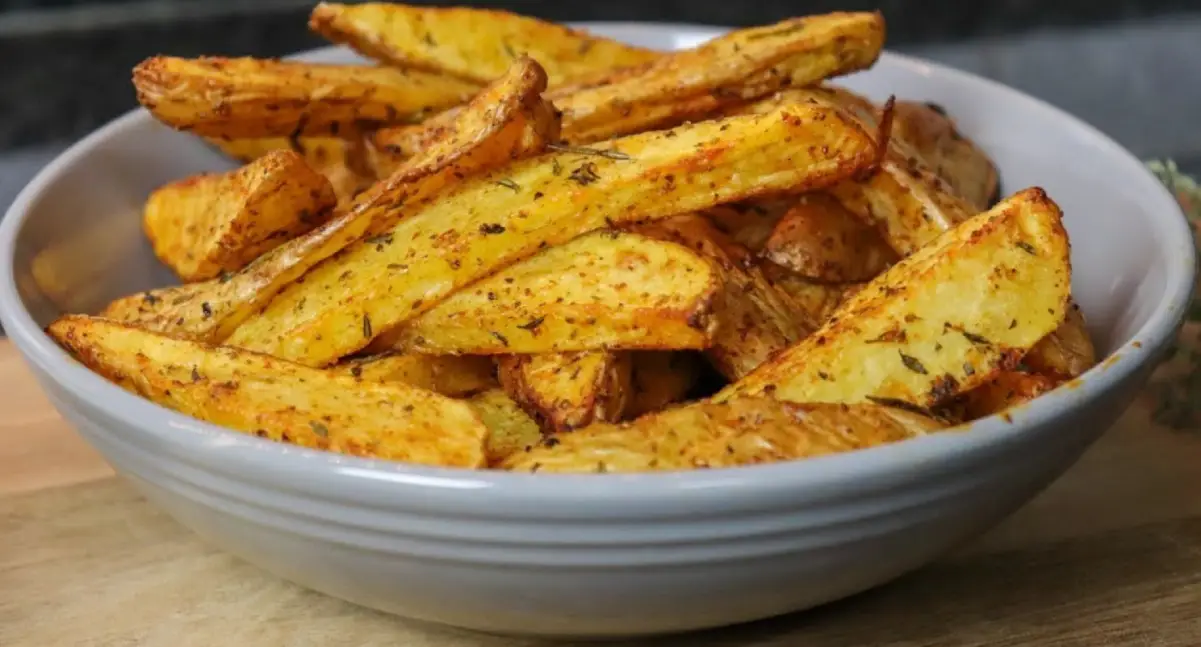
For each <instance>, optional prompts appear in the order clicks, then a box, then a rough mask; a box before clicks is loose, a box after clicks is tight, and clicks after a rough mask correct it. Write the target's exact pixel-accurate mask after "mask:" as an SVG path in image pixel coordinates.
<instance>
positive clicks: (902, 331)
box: [718, 189, 1071, 408]
mask: <svg viewBox="0 0 1201 647" xmlns="http://www.w3.org/2000/svg"><path fill="white" fill-rule="evenodd" d="M1068 247H1069V246H1068V241H1067V232H1065V231H1064V229H1063V224H1062V222H1061V213H1060V211H1059V207H1058V206H1056V205H1055V203H1054V202H1052V201H1051V199H1050V198H1048V197H1047V195H1046V194H1045V193H1044V192H1043V191H1042V190H1041V189H1027V190H1025V191H1022V192H1020V193H1018V194H1016V195H1014V196H1012V197H1010V198H1009V199H1007V200H1005V201H1003V202H1001V203H1000V204H999V205H997V207H995V208H993V209H992V210H990V211H988V212H986V213H984V214H981V215H979V216H976V217H974V218H972V219H970V220H968V221H967V222H965V223H963V224H962V225H960V226H958V227H956V228H955V229H953V230H952V231H950V232H948V233H947V234H946V235H945V236H942V237H940V238H938V239H937V240H935V241H934V242H932V243H930V244H929V245H927V246H926V247H924V248H922V249H920V250H918V251H917V252H914V253H913V254H911V255H910V256H908V257H907V258H905V259H904V260H902V261H901V262H899V263H897V264H896V265H894V266H893V267H892V268H890V269H889V270H888V271H886V272H884V273H883V274H881V275H880V276H879V277H877V278H876V279H875V280H873V281H872V282H871V283H869V284H868V285H867V286H865V287H864V288H862V289H861V290H859V291H858V292H856V293H855V295H854V296H852V297H851V298H850V299H848V300H847V301H846V303H844V304H843V305H842V306H841V307H840V308H839V309H838V311H837V312H836V313H835V314H834V316H833V317H832V318H831V319H830V320H829V321H828V322H827V323H826V325H825V326H823V327H822V328H821V330H818V331H817V332H816V333H814V334H813V335H812V336H810V337H808V338H806V339H804V340H803V341H801V342H800V343H799V344H796V345H795V346H793V347H791V348H789V349H788V350H787V351H786V352H784V353H780V354H779V355H776V356H775V357H773V358H772V359H771V361H769V362H766V363H765V364H764V365H762V366H760V367H759V368H758V369H757V370H755V372H753V373H751V374H750V375H748V376H747V377H745V378H744V379H742V380H740V381H739V382H736V383H735V384H732V385H730V386H729V387H727V388H726V389H725V390H723V391H722V393H721V394H719V395H718V398H719V399H729V398H732V397H735V396H739V395H754V394H765V393H774V394H775V397H777V398H781V399H784V400H789V401H792V402H843V403H855V402H863V401H865V400H873V401H877V402H892V403H899V404H904V405H908V406H916V407H922V408H926V407H931V406H934V405H936V404H938V403H939V402H943V401H945V400H947V399H948V398H950V397H953V396H955V395H958V394H959V393H962V392H964V391H967V390H970V389H973V388H975V387H977V386H980V385H982V384H984V383H986V382H988V381H989V380H990V379H992V377H993V376H994V375H995V374H996V373H997V372H998V371H1002V370H1008V369H1012V368H1013V367H1014V366H1016V364H1017V363H1018V361H1019V360H1020V359H1021V356H1022V355H1024V354H1025V353H1026V351H1027V350H1029V348H1030V347H1031V346H1033V345H1034V344H1036V343H1037V342H1038V341H1039V340H1040V339H1042V338H1043V337H1044V336H1045V335H1047V334H1048V333H1050V332H1051V331H1052V330H1054V329H1055V328H1056V327H1058V326H1059V324H1060V322H1061V321H1063V318H1064V316H1065V314H1066V309H1067V303H1068V294H1069V289H1070V283H1071V264H1070V260H1069V258H1068Z"/></svg>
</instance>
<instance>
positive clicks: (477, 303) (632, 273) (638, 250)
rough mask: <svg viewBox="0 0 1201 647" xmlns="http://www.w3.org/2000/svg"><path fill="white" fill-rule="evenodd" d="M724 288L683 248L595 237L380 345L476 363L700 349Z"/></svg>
mask: <svg viewBox="0 0 1201 647" xmlns="http://www.w3.org/2000/svg"><path fill="white" fill-rule="evenodd" d="M494 231H495V232H496V233H500V232H501V230H500V229H497V230H494ZM720 287H721V284H720V282H719V277H718V275H717V271H716V270H715V269H714V268H713V267H712V266H711V265H710V264H709V263H708V262H707V261H706V260H705V259H703V258H700V257H699V256H697V255H696V254H694V253H693V252H691V251H690V250H688V249H686V248H684V247H682V246H680V245H676V244H675V243H667V242H663V241H658V240H653V239H650V238H646V237H644V236H639V235H637V234H631V233H619V232H615V231H598V232H594V233H591V234H587V235H584V236H582V237H580V238H577V239H575V240H573V241H571V242H569V243H567V244H565V245H560V246H557V247H552V248H550V249H546V250H543V251H541V252H539V253H537V254H535V255H534V256H531V257H530V258H528V259H526V260H524V261H522V262H520V263H517V264H515V265H512V266H510V267H509V268H507V269H505V270H502V271H501V272H499V273H497V274H495V275H493V276H490V277H488V278H486V279H484V280H482V281H479V282H477V283H474V284H472V285H471V286H470V287H467V288H465V289H463V290H460V291H458V292H456V293H454V294H452V295H451V296H450V297H449V298H448V299H446V300H445V301H443V302H442V303H439V304H438V305H437V306H435V307H434V308H433V309H431V310H429V311H427V312H425V313H424V314H422V315H421V316H419V317H417V318H416V319H414V320H413V321H412V322H410V323H408V324H404V325H402V326H400V327H399V328H397V329H396V330H395V331H394V332H392V333H387V334H385V335H383V336H382V337H381V340H386V342H387V343H388V344H389V345H391V346H395V347H396V348H397V349H403V350H405V351H409V352H422V353H450V354H460V353H470V354H476V355H507V354H514V353H517V354H523V353H562V352H573V351H585V350H603V349H653V348H704V347H706V346H708V345H709V342H710V340H711V339H712V337H713V333H714V330H715V328H716V327H717V320H716V319H715V318H714V317H713V300H714V298H715V297H716V296H717V294H718V292H719V290H720Z"/></svg>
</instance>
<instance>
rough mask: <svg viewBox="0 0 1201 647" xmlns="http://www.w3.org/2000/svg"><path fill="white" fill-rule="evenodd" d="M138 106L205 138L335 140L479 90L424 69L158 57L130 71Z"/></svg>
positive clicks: (412, 118)
mask: <svg viewBox="0 0 1201 647" xmlns="http://www.w3.org/2000/svg"><path fill="white" fill-rule="evenodd" d="M133 84H134V87H135V88H136V89H137V95H138V102H139V103H141V104H142V106H144V107H145V108H146V109H147V110H149V111H150V112H151V113H152V114H153V115H154V116H155V117H157V118H158V119H159V120H160V121H162V122H163V123H165V124H167V125H169V126H171V127H173V128H177V129H179V130H186V131H189V132H194V133H196V134H197V135H206V136H210V137H226V138H238V137H296V136H299V135H322V136H330V137H336V136H338V135H339V134H343V135H345V134H347V133H349V132H355V131H358V130H361V129H363V128H364V127H376V126H380V125H388V124H401V123H416V122H419V121H421V120H422V119H424V118H425V117H427V116H429V115H430V114H433V113H435V112H437V111H439V110H441V109H444V108H449V107H451V106H454V105H458V104H460V103H462V102H464V101H466V100H467V99H469V98H470V97H471V96H472V95H473V94H475V93H476V92H478V91H479V85H478V84H475V83H470V82H467V81H462V80H459V79H454V78H450V77H446V76H440V75H437V74H430V73H428V72H420V71H417V70H398V69H395V68H389V67H371V66H365V65H324V64H319V63H303V62H299V61H279V60H265V59H255V58H222V57H202V58H193V59H187V58H177V57H174V56H155V57H153V58H149V59H146V60H145V61H142V62H141V63H139V64H138V65H137V67H135V68H134V70H133Z"/></svg>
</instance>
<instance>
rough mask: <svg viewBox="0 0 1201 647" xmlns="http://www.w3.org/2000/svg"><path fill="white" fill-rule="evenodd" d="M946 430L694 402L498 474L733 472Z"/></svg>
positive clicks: (557, 442) (738, 403) (799, 409)
mask: <svg viewBox="0 0 1201 647" xmlns="http://www.w3.org/2000/svg"><path fill="white" fill-rule="evenodd" d="M944 427H945V424H944V423H942V422H941V421H939V420H937V419H935V418H932V417H928V416H924V415H921V414H917V413H913V412H910V411H904V410H901V409H896V408H892V407H884V406H878V405H872V404H856V405H845V404H794V403H790V402H780V401H778V400H775V399H772V398H766V397H751V398H734V399H731V400H729V401H726V402H706V401H701V402H695V403H692V404H688V405H684V406H681V407H676V408H673V409H668V410H666V411H661V412H659V413H653V414H650V415H646V416H643V417H641V418H638V419H637V420H634V421H632V422H628V423H625V424H619V425H614V424H595V425H591V426H589V427H585V428H583V429H577V430H576V431H574V432H572V433H570V434H556V435H554V436H551V437H549V438H548V439H547V440H546V441H544V442H543V443H542V444H540V445H538V446H536V447H532V448H530V449H529V450H527V451H522V452H517V453H514V454H511V455H510V456H508V457H507V458H506V459H505V460H504V461H503V462H502V463H501V467H503V468H505V469H508V470H512V471H519V472H594V473H611V472H649V471H674V470H691V469H707V468H720V467H737V466H741V465H756V464H762V463H774V462H779V461H789V460H797V459H802V458H811V457H815V456H822V455H825V454H832V453H837V452H845V451H851V450H855V449H864V448H867V447H874V446H876V445H881V444H885V443H891V442H897V441H901V440H906V439H908V438H913V437H916V436H921V435H924V434H928V433H934V432H938V431H940V430H942V429H943V428H944Z"/></svg>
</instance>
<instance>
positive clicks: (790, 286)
mask: <svg viewBox="0 0 1201 647" xmlns="http://www.w3.org/2000/svg"><path fill="white" fill-rule="evenodd" d="M761 269H762V271H763V275H764V276H765V277H767V280H768V281H769V282H770V283H771V284H772V285H774V286H776V290H777V291H779V292H780V293H781V294H783V295H784V297H785V298H786V299H787V300H788V303H789V305H790V308H789V309H790V311H791V312H792V314H793V316H794V317H796V318H797V319H799V320H800V321H801V322H803V324H804V326H805V327H806V328H808V329H810V330H817V329H818V328H821V327H822V326H823V325H825V323H826V320H827V319H829V318H830V317H831V316H832V315H833V314H834V311H835V310H837V309H838V306H840V305H842V303H843V302H844V301H846V300H847V299H848V298H850V296H851V295H853V294H855V292H857V291H859V289H860V288H862V287H863V286H864V285H865V284H864V283H819V282H817V281H812V280H810V279H807V278H804V277H801V276H798V275H796V274H794V273H793V272H791V271H790V270H786V269H784V268H782V267H780V266H779V265H775V264H774V263H764V264H763V265H762V267H761Z"/></svg>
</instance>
